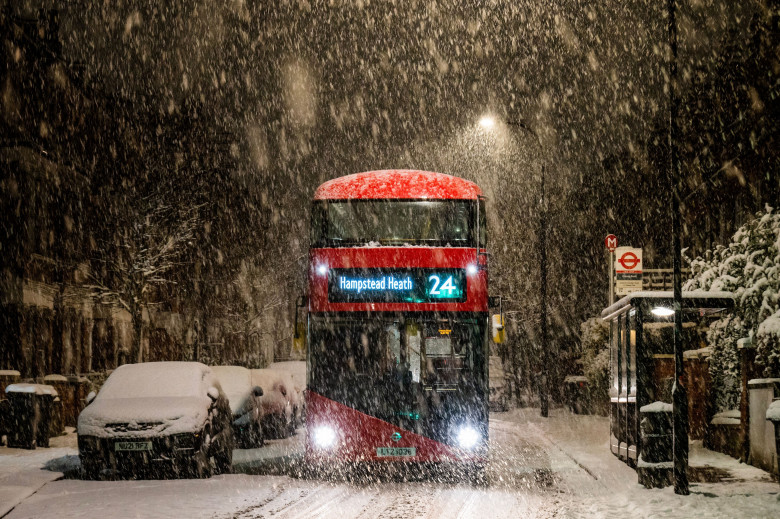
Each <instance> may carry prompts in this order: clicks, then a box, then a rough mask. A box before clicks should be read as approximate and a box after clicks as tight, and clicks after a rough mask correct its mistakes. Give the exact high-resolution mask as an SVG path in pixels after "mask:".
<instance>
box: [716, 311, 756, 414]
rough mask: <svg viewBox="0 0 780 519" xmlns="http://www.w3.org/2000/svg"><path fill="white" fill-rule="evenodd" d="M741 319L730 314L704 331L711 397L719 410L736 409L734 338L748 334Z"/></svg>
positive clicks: (737, 383)
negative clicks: (709, 351) (709, 349)
mask: <svg viewBox="0 0 780 519" xmlns="http://www.w3.org/2000/svg"><path fill="white" fill-rule="evenodd" d="M747 333H748V332H747V330H746V329H745V327H744V323H743V322H742V319H740V318H739V317H738V316H736V315H729V316H727V317H724V318H723V319H718V320H717V321H715V322H714V323H712V325H711V326H710V329H709V330H708V331H707V344H709V345H710V346H711V347H712V354H711V355H710V379H711V380H712V388H711V397H712V399H713V401H714V402H715V404H716V407H717V410H718V411H727V410H729V409H736V408H737V407H738V406H739V397H740V391H741V387H740V363H739V351H738V350H737V341H738V340H739V339H741V338H743V337H745V336H746V335H747Z"/></svg>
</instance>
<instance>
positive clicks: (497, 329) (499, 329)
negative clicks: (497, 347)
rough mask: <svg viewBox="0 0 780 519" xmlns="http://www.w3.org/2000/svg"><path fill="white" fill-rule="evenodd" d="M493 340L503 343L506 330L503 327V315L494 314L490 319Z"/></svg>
mask: <svg viewBox="0 0 780 519" xmlns="http://www.w3.org/2000/svg"><path fill="white" fill-rule="evenodd" d="M491 324H492V332H493V333H492V335H493V342H495V343H496V344H504V343H505V342H506V330H505V329H504V316H503V315H501V314H495V315H494V316H493V317H492V319H491Z"/></svg>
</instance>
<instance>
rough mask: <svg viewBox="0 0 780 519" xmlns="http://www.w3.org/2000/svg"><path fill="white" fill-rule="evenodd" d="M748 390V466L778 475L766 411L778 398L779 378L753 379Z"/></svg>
mask: <svg viewBox="0 0 780 519" xmlns="http://www.w3.org/2000/svg"><path fill="white" fill-rule="evenodd" d="M748 387H749V388H750V464H751V465H755V466H756V467H759V468H762V469H764V470H766V471H769V472H774V473H775V474H777V473H778V467H777V446H776V444H775V431H774V425H773V423H772V422H771V421H769V420H767V418H766V416H767V411H768V410H769V406H770V405H771V404H772V402H773V400H774V399H775V398H780V378H764V379H754V380H751V381H750V382H748Z"/></svg>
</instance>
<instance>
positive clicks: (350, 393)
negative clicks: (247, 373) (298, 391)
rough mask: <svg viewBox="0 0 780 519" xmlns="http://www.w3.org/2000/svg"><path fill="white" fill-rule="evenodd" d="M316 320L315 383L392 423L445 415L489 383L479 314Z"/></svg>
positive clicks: (313, 346)
mask: <svg viewBox="0 0 780 519" xmlns="http://www.w3.org/2000/svg"><path fill="white" fill-rule="evenodd" d="M311 324H312V328H311V333H312V336H311V343H310V346H311V352H310V359H311V360H310V361H311V366H310V375H311V380H310V382H309V389H311V390H312V391H314V392H317V393H320V394H322V395H323V396H326V397H327V398H330V399H332V400H335V401H337V402H340V403H342V404H344V405H347V406H349V407H352V408H354V409H357V410H359V411H362V412H366V413H369V414H371V415H373V416H376V417H378V418H380V419H383V420H385V421H388V422H390V423H395V424H397V425H406V426H410V424H409V423H407V422H409V421H413V422H418V421H419V423H423V422H426V421H429V420H431V419H436V418H437V417H438V418H440V419H443V418H444V415H446V414H448V408H452V409H450V410H451V411H453V412H454V411H455V410H456V409H460V408H462V406H463V405H464V404H463V401H464V400H466V401H468V400H469V399H473V398H474V392H475V391H478V390H479V389H478V388H480V387H481V386H482V385H484V384H483V382H484V380H483V379H484V378H485V377H484V372H485V367H484V352H482V351H481V348H480V345H481V344H482V343H483V334H484V330H485V328H484V325H483V324H481V320H479V319H476V318H474V319H472V318H436V317H434V316H428V317H425V318H404V319H400V318H399V319H395V318H385V319H383V318H377V317H375V318H372V319H369V320H349V319H343V320H336V319H325V318H317V319H313V320H312V323H311ZM411 425H413V424H411ZM412 429H414V427H412Z"/></svg>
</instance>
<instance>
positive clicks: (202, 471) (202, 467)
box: [189, 428, 212, 479]
mask: <svg viewBox="0 0 780 519" xmlns="http://www.w3.org/2000/svg"><path fill="white" fill-rule="evenodd" d="M210 447H211V435H210V432H209V429H208V428H207V429H205V430H204V431H203V441H202V442H201V445H200V449H198V451H197V452H196V453H195V454H194V455H193V456H192V458H191V459H190V470H189V475H190V477H193V478H197V479H204V478H210V477H211V474H212V469H211V456H210V455H209V450H210Z"/></svg>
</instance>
